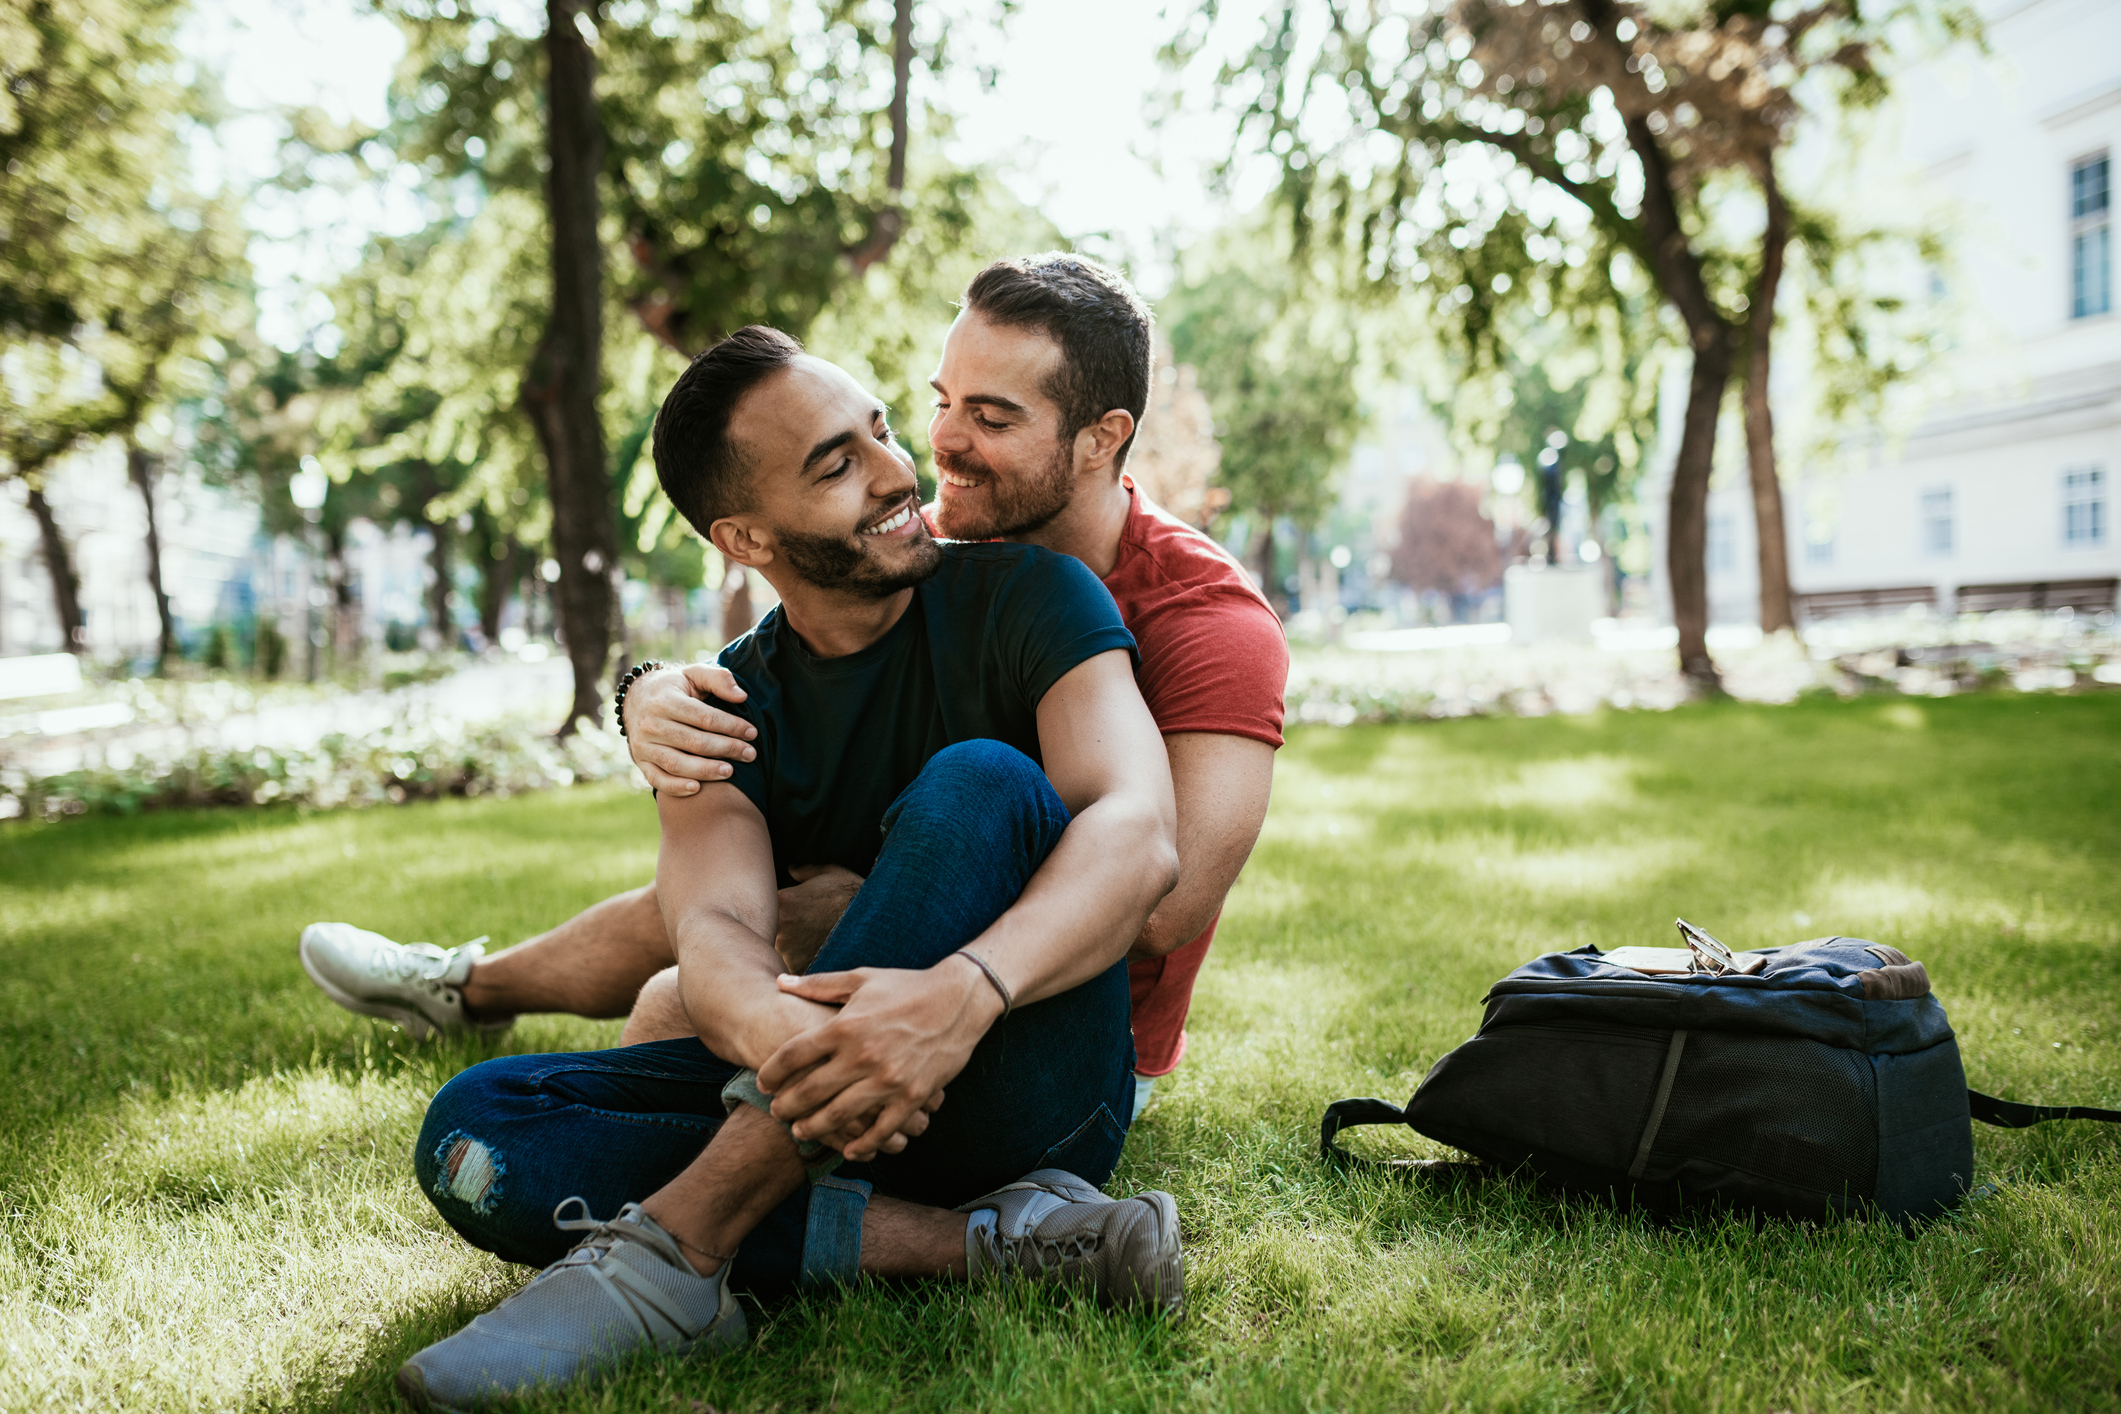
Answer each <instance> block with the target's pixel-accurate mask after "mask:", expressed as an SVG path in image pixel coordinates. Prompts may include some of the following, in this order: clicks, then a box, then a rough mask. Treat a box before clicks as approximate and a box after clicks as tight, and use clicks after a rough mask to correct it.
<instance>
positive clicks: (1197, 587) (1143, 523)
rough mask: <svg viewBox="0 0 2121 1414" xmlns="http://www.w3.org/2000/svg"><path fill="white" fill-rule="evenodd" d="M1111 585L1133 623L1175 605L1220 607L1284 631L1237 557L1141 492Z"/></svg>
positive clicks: (1122, 539) (1111, 578)
mask: <svg viewBox="0 0 2121 1414" xmlns="http://www.w3.org/2000/svg"><path fill="white" fill-rule="evenodd" d="M1105 584H1106V587H1107V588H1109V589H1111V591H1112V595H1113V597H1114V598H1115V599H1117V600H1119V604H1120V608H1121V610H1122V611H1124V612H1126V613H1127V614H1128V616H1129V618H1130V619H1131V618H1132V617H1133V614H1134V613H1135V612H1136V610H1137V609H1140V610H1144V611H1147V610H1152V609H1155V608H1160V607H1163V606H1165V605H1166V604H1168V603H1172V601H1178V602H1190V603H1191V604H1192V605H1193V606H1195V607H1198V606H1200V605H1201V604H1203V603H1216V604H1219V605H1220V606H1222V607H1224V608H1226V609H1229V610H1234V611H1235V612H1237V613H1239V614H1245V613H1247V611H1252V613H1253V616H1262V615H1263V616H1264V618H1263V619H1262V620H1261V622H1262V623H1271V624H1272V625H1273V626H1274V627H1275V629H1276V630H1277V631H1279V629H1280V624H1281V621H1280V619H1279V618H1277V617H1276V616H1275V613H1274V610H1273V609H1272V607H1270V606H1269V605H1268V603H1267V600H1266V596H1264V595H1262V594H1261V593H1260V592H1259V588H1258V586H1256V585H1255V584H1253V583H1252V576H1251V575H1250V574H1249V573H1248V572H1247V571H1246V570H1245V568H1244V566H1243V565H1241V564H1239V563H1238V562H1237V557H1236V556H1234V555H1232V554H1231V553H1230V552H1229V551H1228V550H1226V549H1224V548H1223V547H1222V546H1221V545H1219V544H1217V543H1216V542H1215V541H1214V540H1213V539H1212V538H1211V537H1210V536H1209V535H1208V534H1207V533H1206V532H1204V531H1201V530H1199V529H1196V528H1195V527H1193V526H1191V525H1188V524H1187V523H1186V522H1184V521H1182V520H1180V519H1179V518H1178V517H1177V516H1174V515H1172V514H1171V513H1170V512H1169V511H1167V510H1165V509H1164V508H1163V507H1161V506H1159V505H1157V504H1156V503H1155V502H1153V501H1151V500H1150V499H1149V498H1148V497H1147V496H1144V495H1142V494H1141V493H1140V492H1139V491H1136V492H1135V495H1134V507H1133V510H1132V511H1130V512H1129V514H1128V516H1127V526H1126V530H1125V531H1124V532H1123V534H1122V538H1121V556H1120V561H1119V563H1118V564H1117V565H1115V566H1114V567H1113V572H1112V573H1111V574H1110V575H1108V576H1107V577H1106V579H1105Z"/></svg>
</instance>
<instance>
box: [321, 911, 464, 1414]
mask: <svg viewBox="0 0 2121 1414" xmlns="http://www.w3.org/2000/svg"><path fill="white" fill-rule="evenodd" d="M296 952H297V954H298V955H299V956H300V957H301V959H302V970H303V971H304V972H307V973H308V974H309V980H310V981H312V982H314V983H316V984H317V989H318V990H319V991H321V992H323V993H324V995H325V996H327V997H330V998H331V999H332V1000H333V1001H334V1002H337V1003H338V1004H339V1005H340V1006H342V1007H345V1008H346V1009H347V1010H348V1011H351V1012H358V1013H360V1014H361V1015H362V1016H373V1017H378V1018H380V1019H381V1020H384V1021H388V1022H391V1023H393V1024H395V1025H397V1026H400V1027H403V1028H404V1031H405V1034H406V1035H408V1036H410V1037H412V1039H413V1040H415V1041H424V1040H426V1039H427V1038H428V1037H429V1036H432V1035H434V1034H435V1032H436V1030H437V1028H436V1026H435V1024H434V1023H433V1022H432V1021H429V1020H428V1019H427V1018H426V1017H425V1016H422V1015H421V1014H420V1013H419V1012H418V1011H417V1010H415V1009H413V1008H412V1007H403V1006H391V1005H390V1004H389V1003H387V1002H371V1001H366V1000H364V999H362V998H360V997H357V996H355V995H354V994H353V993H351V992H349V991H347V990H346V989H345V988H344V987H340V986H338V985H336V984H335V983H333V982H332V980H331V979H330V978H328V977H326V976H325V975H324V974H323V973H322V972H320V971H318V970H317V965H316V964H315V963H314V962H312V961H310V958H309V939H308V938H306V937H305V938H303V939H302V945H301V946H300V947H299V948H297V949H296ZM437 1407H438V1408H439V1407H440V1406H437Z"/></svg>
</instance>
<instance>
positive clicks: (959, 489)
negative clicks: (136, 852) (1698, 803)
mask: <svg viewBox="0 0 2121 1414" xmlns="http://www.w3.org/2000/svg"><path fill="white" fill-rule="evenodd" d="M1150 322H1151V321H1150V315H1149V311H1148V309H1147V307H1146V306H1145V305H1144V304H1142V302H1141V300H1140V299H1139V297H1137V296H1136V295H1135V294H1134V292H1133V291H1132V290H1131V289H1130V288H1128V286H1127V284H1126V282H1125V281H1124V280H1122V279H1121V278H1120V277H1119V276H1118V275H1116V274H1113V273H1112V272H1110V271H1108V270H1105V269H1104V268H1103V267H1101V266H1099V265H1097V264H1096V263H1095V262H1092V261H1089V260H1084V259H1082V258H1079V257H1075V256H1068V255H1057V254H1054V255H1044V256H1036V257H1030V258H1025V259H1019V260H1009V261H999V262H996V263H995V264H994V265H992V266H990V267H988V269H987V270H985V271H983V272H981V274H980V275H979V276H978V277H977V278H975V279H974V281H973V282H972V284H971V285H970V286H969V287H968V288H967V291H966V295H965V301H964V312H963V313H962V314H961V315H960V316H959V318H958V320H957V322H956V323H955V324H954V325H953V326H952V328H951V332H950V335H949V338H948V340H947V341H946V343H945V345H944V350H943V358H942V364H941V366H940V367H939V368H938V369H937V371H936V374H935V377H934V378H933V379H932V380H931V382H932V384H933V386H934V388H935V392H936V404H935V415H934V419H933V421H932V422H931V424H930V427H929V445H930V447H931V448H932V449H933V451H934V454H935V461H936V469H937V477H938V481H939V483H940V485H939V495H938V498H937V501H936V504H935V505H934V506H933V507H931V508H930V509H929V511H928V513H927V514H928V515H929V517H930V520H931V524H932V526H933V528H934V529H935V531H936V532H937V533H938V534H941V535H944V536H948V537H950V538H953V539H959V540H990V539H1007V540H1015V541H1023V542H1028V543H1032V544H1037V545H1041V546H1044V547H1046V548H1048V549H1051V550H1055V551H1059V552H1061V553H1065V554H1069V555H1073V556H1075V557H1076V558H1077V559H1080V560H1082V561H1083V562H1084V563H1085V564H1087V565H1089V566H1090V568H1091V569H1093V570H1094V571H1095V572H1096V573H1097V574H1098V576H1099V578H1100V579H1102V580H1103V582H1104V584H1105V587H1106V588H1107V589H1108V590H1109V591H1110V592H1111V594H1112V596H1113V599H1114V600H1115V602H1116V603H1117V604H1118V606H1119V610H1120V614H1121V617H1122V618H1123V619H1124V620H1125V621H1126V624H1127V627H1128V629H1129V630H1130V631H1131V632H1132V633H1133V634H1134V636H1135V639H1136V642H1137V645H1138V649H1139V653H1140V668H1139V672H1138V682H1139V685H1140V688H1141V692H1142V697H1143V699H1144V700H1145V701H1146V702H1147V704H1148V707H1149V710H1150V714H1151V715H1152V716H1153V717H1154V718H1155V719H1156V722H1157V725H1158V727H1159V729H1160V730H1161V732H1162V734H1163V736H1164V743H1165V750H1166V753H1167V756H1168V758H1169V761H1170V766H1171V777H1172V784H1173V787H1174V792H1175V797H1176V802H1177V807H1178V852H1179V883H1178V886H1177V887H1176V888H1175V889H1174V890H1172V892H1171V893H1170V894H1169V895H1167V896H1166V897H1165V898H1164V900H1163V901H1162V902H1161V903H1160V904H1159V905H1158V906H1157V908H1156V910H1155V912H1154V913H1153V914H1152V915H1151V916H1150V918H1149V921H1148V923H1147V925H1146V926H1144V928H1143V930H1142V932H1141V935H1140V936H1139V938H1138V939H1137V940H1136V942H1135V945H1134V947H1133V949H1132V950H1131V952H1130V954H1129V962H1130V973H1131V982H1132V993H1133V1002H1134V1036H1135V1049H1136V1070H1137V1077H1138V1079H1137V1100H1136V1106H1135V1111H1136V1113H1137V1114H1138V1113H1139V1112H1140V1109H1141V1105H1142V1104H1143V1103H1145V1102H1146V1099H1147V1095H1148V1090H1149V1088H1150V1085H1151V1083H1152V1082H1153V1080H1154V1079H1155V1078H1156V1077H1158V1076H1162V1075H1167V1074H1169V1073H1170V1072H1171V1070H1172V1069H1174V1068H1175V1067H1176V1066H1177V1064H1178V1062H1179V1060H1180V1058H1181V1057H1182V1056H1183V1054H1184V1051H1185V1019H1186V1012H1187V1008H1188V1006H1189V1004H1190V1001H1191V998H1192V993H1193V983H1194V979H1195V978H1196V976H1197V975H1198V974H1199V971H1200V967H1201V963H1202V961H1203V960H1204V959H1205V957H1206V955H1207V951H1208V948H1209V945H1210V944H1211V942H1212V941H1213V939H1214V936H1215V923H1216V919H1217V917H1218V916H1219V915H1220V912H1221V909H1222V903H1223V898H1224V896H1225V895H1226V894H1227V893H1228V892H1229V889H1230V886H1231V885H1232V884H1233V883H1234V882H1235V881H1236V879H1237V875H1238V871H1239V870H1240V869H1241V868H1242V867H1243V866H1244V863H1245V860H1246V859H1247V858H1248V857H1249V856H1250V854H1251V850H1252V846H1253V843H1254V842H1255V841H1256V840H1257V838H1258V835H1259V830H1260V826H1261V824H1262V822H1263V821H1264V820H1265V818H1266V811H1267V799H1268V793H1269V789H1270V787H1271V784H1272V779H1273V756H1274V751H1275V749H1276V748H1277V747H1279V746H1280V745H1281V740H1282V738H1281V723H1282V689H1283V686H1284V684H1285V682H1286V679H1287V676H1288V649H1287V645H1286V643H1285V641H1284V639H1283V636H1282V631H1281V625H1280V622H1279V620H1277V619H1276V617H1275V615H1274V612H1273V610H1272V609H1271V608H1270V607H1269V606H1268V604H1267V602H1266V600H1265V599H1264V598H1263V597H1262V596H1261V595H1260V593H1259V591H1258V590H1257V589H1256V588H1254V586H1253V584H1252V582H1251V579H1250V577H1249V576H1248V575H1247V574H1246V573H1245V571H1244V570H1243V568H1242V567H1240V566H1239V565H1238V563H1237V562H1236V561H1235V560H1234V559H1233V558H1232V557H1231V556H1230V555H1229V554H1228V553H1227V552H1225V551H1224V550H1223V549H1222V548H1221V547H1220V546H1219V545H1217V544H1216V543H1215V542H1214V541H1212V540H1210V539H1209V538H1208V537H1207V536H1205V535H1203V534H1201V533H1200V532H1199V531H1197V530H1195V529H1193V528H1192V527H1190V526H1188V525H1186V524H1185V523H1183V522H1182V521H1179V520H1177V519H1176V518H1175V517H1173V516H1171V515H1169V514H1167V513H1165V512H1164V511H1162V510H1160V509H1159V508H1157V507H1156V506H1155V505H1153V504H1151V503H1150V502H1149V501H1148V500H1147V499H1145V498H1144V497H1143V496H1142V495H1141V493H1140V492H1139V491H1138V490H1137V489H1136V487H1135V486H1134V483H1133V481H1132V479H1131V478H1129V477H1127V476H1126V475H1125V473H1124V466H1125V462H1126V456H1127V451H1128V449H1129V447H1130V446H1131V444H1132V442H1133V438H1134V431H1135V427H1136V425H1137V423H1138V422H1139V420H1140V418H1141V417H1142V415H1143V413H1144V412H1145V411H1146V410H1147V402H1148V392H1149V330H1150ZM717 696H718V697H721V698H723V699H724V700H729V701H737V700H741V698H742V693H741V691H740V690H739V689H738V688H737V687H736V684H735V680H734V679H733V678H732V677H731V676H730V675H729V674H728V672H726V671H725V670H724V669H722V668H720V667H717V666H714V665H712V664H695V665H691V666H687V667H682V668H678V667H665V668H659V669H656V670H655V671H652V672H649V673H647V674H645V675H643V676H641V677H639V678H638V680H636V681H634V682H633V683H632V685H631V686H630V688H629V689H628V691H627V692H626V694H625V697H624V699H623V709H624V725H625V727H626V729H627V732H628V737H629V741H630V744H631V746H632V749H633V755H634V760H635V763H636V764H637V765H639V766H640V768H641V770H642V772H643V774H645V775H646V776H647V778H648V781H649V783H650V784H651V785H653V786H655V787H656V788H657V789H658V790H663V791H673V792H677V793H681V794H690V793H692V792H695V791H697V790H698V789H699V788H700V785H699V783H700V782H703V781H716V780H722V779H725V778H727V777H728V775H729V774H730V766H729V765H728V762H729V761H732V760H739V759H748V757H749V754H750V752H751V748H750V746H749V745H748V741H749V739H750V737H751V736H752V735H753V734H754V733H753V729H752V728H751V726H750V725H749V724H748V723H747V722H745V721H744V720H743V719H742V718H740V717H737V716H734V715H732V714H730V713H727V712H723V711H721V710H719V709H718V708H717V707H715V706H714V705H713V702H712V699H713V698H714V697H717ZM1087 729H1089V730H1094V729H1095V728H1094V724H1090V725H1088V727H1087ZM794 874H795V877H796V879H797V881H798V882H797V883H796V884H795V885H794V886H792V887H790V888H787V889H784V890H782V891H781V898H780V911H779V912H780V916H779V922H778V926H779V929H780V932H779V936H778V937H777V938H776V947H777V948H778V949H779V950H780V952H781V954H782V956H783V958H784V959H785V960H786V961H787V963H788V965H789V970H790V971H791V973H800V972H802V971H803V969H804V968H805V967H806V966H807V965H808V962H809V960H810V958H811V957H813V956H814V955H815V954H816V952H817V949H818V947H819V946H820V945H821V944H822V943H823V941H824V938H825V935H826V934H827V933H828V932H829V931H830V929H831V927H832V924H833V923H834V922H835V921H836V920H837V919H838V917H839V915H840V913H841V912H842V911H844V909H845V908H846V905H847V902H848V900H849V899H851V898H852V897H853V894H854V891H855V890H856V889H858V888H859V887H860V884H861V880H860V879H859V878H858V877H856V876H854V875H852V874H849V873H848V872H847V871H845V870H843V869H834V868H822V869H797V870H795V871H794ZM303 959H304V962H305V965H307V966H309V967H310V970H311V973H312V976H317V975H318V974H319V973H320V972H322V973H323V974H324V975H325V976H326V977H328V978H330V979H332V980H333V982H334V985H332V986H329V987H327V989H326V990H327V991H329V992H331V993H332V995H333V996H334V999H335V1000H340V1001H341V1004H342V1005H348V1006H351V1007H353V1008H354V1009H356V1010H360V1011H363V1012H366V1013H369V1014H371V1015H378V1016H384V1017H387V1018H389V1019H392V1020H396V1021H399V1022H400V1023H401V1024H403V1025H405V1026H406V1027H407V1028H408V1029H409V1030H411V1031H413V1032H414V1034H416V1035H424V1034H426V1032H427V1031H428V1030H430V1029H442V1030H448V1029H457V1028H466V1027H471V1028H487V1029H490V1028H497V1027H501V1026H505V1025H507V1024H508V1022H509V1021H510V1020H511V1019H512V1018H513V1017H514V1016H516V1015H519V1014H523V1013H531V1012H546V1011H556V1012H570V1013H574V1014H576V1015H583V1016H590V1017H613V1016H626V1017H627V1018H628V1021H627V1026H626V1030H625V1033H624V1035H623V1037H622V1041H623V1042H625V1043H633V1042H639V1041H648V1040H656V1039H661V1038H663V1037H669V1036H679V1035H691V1034H693V1027H692V1025H691V1024H690V1022H689V1020H688V1019H687V1018H686V1017H685V1015H684V1012H683V1009H682V1005H681V1004H680V1003H679V1001H678V998H677V988H676V985H675V971H676V969H675V967H674V965H673V963H674V958H673V955H672V952H671V948H670V944H669V941H668V937H667V934H666V930H665V927H664V921H663V916H662V913H661V909H660V905H659V902H658V899H657V896H656V891H655V886H654V885H653V884H649V885H647V886H645V887H643V888H640V889H635V890H632V891H629V892H627V893H624V894H620V895H617V896H615V897H613V898H610V899H606V900H605V901H603V902H602V903H599V904H596V905H594V906H592V907H591V908H589V909H588V910H586V911H585V912H583V913H582V914H580V915H578V916H576V917H575V918H573V919H570V920H569V921H568V922H566V923H564V924H562V925H560V926H559V927H558V928H555V929H553V930H552V931H551V932H549V933H545V934H541V935H540V936H538V937H536V938H532V939H530V940H528V941H526V942H523V943H520V944H518V945H516V946H515V947H512V948H509V949H507V950H506V951H503V952H500V953H497V954H496V955H494V956H493V957H490V958H488V957H484V956H483V954H482V951H481V949H480V947H479V946H478V945H477V944H467V945H465V946H463V947H460V948H455V949H449V950H443V949H438V948H431V947H426V946H425V945H414V946H412V947H405V946H403V945H400V944H396V943H392V942H390V941H389V940H388V939H384V938H381V937H379V936H377V935H375V934H372V933H367V932H365V931H362V930H359V929H354V928H351V927H350V926H348V925H345V924H316V925H312V927H311V928H310V929H308V930H306V931H305V932H304V935H303ZM356 974H358V975H356ZM810 982H811V979H808V978H794V979H790V980H789V981H787V982H785V983H784V986H786V987H787V988H788V990H790V991H794V992H796V993H798V994H802V993H803V991H804V988H805V987H806V986H808V985H810ZM815 999H816V1000H822V1001H836V1000H838V998H837V997H828V996H823V995H820V996H818V997H816V998H815ZM863 1253H864V1256H863V1261H864V1265H865V1268H866V1266H867V1264H868V1262H869V1249H868V1245H867V1243H866V1241H865V1244H864V1247H863Z"/></svg>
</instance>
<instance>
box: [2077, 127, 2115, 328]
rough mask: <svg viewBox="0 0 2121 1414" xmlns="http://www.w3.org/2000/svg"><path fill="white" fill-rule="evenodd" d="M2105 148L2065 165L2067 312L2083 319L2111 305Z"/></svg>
mask: <svg viewBox="0 0 2121 1414" xmlns="http://www.w3.org/2000/svg"><path fill="white" fill-rule="evenodd" d="M2112 172H2113V167H2112V164H2111V162H2110V160H2109V158H2108V156H2107V154H2106V153H2103V152H2102V153H2100V154H2099V155H2098V156H2097V157H2087V158H2085V159H2084V160H2083V161H2081V162H2077V163H2073V164H2071V166H2070V169H2069V314H2070V318H2072V319H2084V318H2087V317H2089V316H2091V315H2094V314H2105V313H2106V312H2107V311H2109V310H2111V309H2112V308H2113V307H2114V260H2113V255H2114V222H2113V211H2114V187H2113V181H2112V180H2111V177H2112Z"/></svg>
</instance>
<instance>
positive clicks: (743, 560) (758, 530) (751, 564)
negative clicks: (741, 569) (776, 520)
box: [707, 516, 773, 570]
mask: <svg viewBox="0 0 2121 1414" xmlns="http://www.w3.org/2000/svg"><path fill="white" fill-rule="evenodd" d="M707 539H708V540H709V541H711V542H712V543H713V545H714V548H715V549H717V550H720V551H721V552H722V558H723V559H725V560H729V561H731V562H732V563H735V564H739V565H743V566H745V567H746V568H748V569H755V570H761V569H764V568H766V566H768V565H770V564H772V563H773V532H772V531H770V530H768V529H767V528H766V527H765V526H763V525H760V524H758V523H757V522H755V521H753V520H752V519H751V518H750V517H749V516H723V517H722V518H721V519H720V520H718V521H716V522H715V523H714V524H712V525H710V526H708V527H707Z"/></svg>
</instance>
